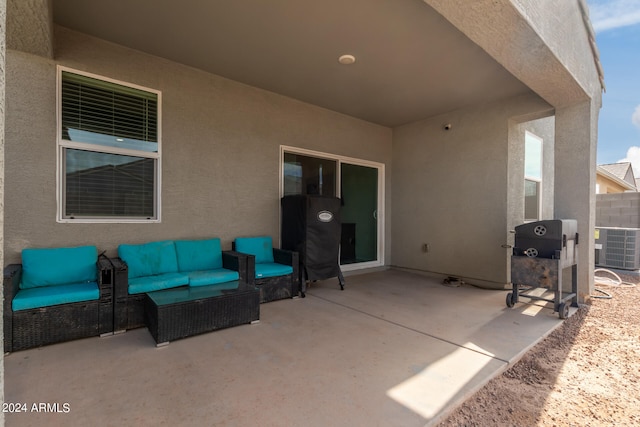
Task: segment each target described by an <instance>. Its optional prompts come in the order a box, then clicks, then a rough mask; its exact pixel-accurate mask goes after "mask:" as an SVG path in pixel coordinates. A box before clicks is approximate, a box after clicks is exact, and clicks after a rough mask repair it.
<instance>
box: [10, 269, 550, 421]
mask: <svg viewBox="0 0 640 427" xmlns="http://www.w3.org/2000/svg"><path fill="white" fill-rule="evenodd" d="M505 296H506V291H490V290H483V289H477V288H474V287H470V286H461V287H448V286H445V285H442V284H441V283H440V282H439V281H437V280H436V279H433V278H429V277H426V276H423V275H419V274H414V273H411V272H406V271H400V270H394V269H391V270H387V271H382V272H376V273H368V274H362V275H354V276H349V277H347V282H346V289H345V290H344V291H340V289H339V286H338V283H337V280H328V281H323V282H318V283H314V284H313V286H312V287H311V288H310V289H309V290H308V292H307V297H306V298H298V299H294V300H281V301H276V302H272V303H269V304H263V305H262V306H261V313H260V319H261V320H260V323H258V324H254V325H243V326H238V327H234V328H229V329H225V330H221V331H216V332H213V333H208V334H204V335H200V336H195V337H191V338H187V339H183V340H178V341H174V342H172V343H171V344H170V345H168V346H166V347H161V348H156V347H155V342H154V341H153V339H152V337H151V335H150V334H149V332H148V331H147V329H146V328H142V329H137V330H134V331H129V332H126V333H124V334H119V335H114V336H109V337H103V338H97V337H96V338H89V339H84V340H78V341H73V342H67V343H62V344H57V345H51V346H47V347H43V348H39V349H31V350H26V351H21V352H16V353H12V354H9V355H7V356H5V360H4V363H5V402H12V403H25V404H26V406H27V412H26V413H15V414H5V415H6V425H7V426H31V425H33V426H42V425H65V426H87V425H100V426H129V425H131V426H133V425H136V426H138V425H154V426H155V425H167V426H174V425H175V426H177V425H179V426H204V425H224V426H305V427H306V426H329V425H330V426H350V427H352V426H403V427H406V426H424V425H429V424H433V423H435V422H437V421H438V420H439V419H441V417H442V416H443V415H445V414H446V413H448V412H449V411H450V410H451V409H453V408H455V406H457V405H458V404H459V403H461V402H462V401H463V400H464V399H465V398H467V397H469V396H470V394H471V393H473V392H474V391H475V390H477V389H478V388H479V387H481V386H482V385H484V384H485V383H486V382H487V381H488V380H490V379H491V378H492V377H494V376H495V375H497V374H499V373H501V372H502V371H504V370H505V369H506V368H508V367H509V366H510V364H512V363H514V362H515V361H517V360H518V359H519V358H520V357H521V356H522V355H523V354H524V353H525V352H526V351H527V350H528V349H529V348H530V347H532V346H533V345H534V344H535V343H537V342H538V341H539V340H541V339H542V338H543V337H545V336H546V335H547V334H549V333H550V332H551V331H552V330H553V329H554V328H556V327H557V326H559V325H560V324H561V320H559V319H558V315H557V314H556V313H553V312H552V310H551V309H548V308H544V309H541V308H540V307H538V306H535V305H529V304H517V305H516V307H515V308H513V309H508V308H506V306H505ZM34 403H36V404H38V403H49V404H55V403H57V404H59V411H61V412H53V413H52V412H48V413H37V412H31V409H32V407H33V404H34ZM64 404H68V405H64ZM53 408H55V405H50V406H49V409H53ZM66 409H68V411H66ZM65 412H66V413H65Z"/></svg>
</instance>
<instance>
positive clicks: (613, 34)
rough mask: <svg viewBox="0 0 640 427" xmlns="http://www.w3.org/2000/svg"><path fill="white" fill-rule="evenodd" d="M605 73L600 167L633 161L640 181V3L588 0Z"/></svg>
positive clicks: (634, 1)
mask: <svg viewBox="0 0 640 427" xmlns="http://www.w3.org/2000/svg"><path fill="white" fill-rule="evenodd" d="M587 3H588V4H589V16H590V18H591V23H592V24H593V27H594V29H595V31H596V43H597V45H598V50H599V51H600V61H601V63H602V67H603V69H604V78H605V85H606V92H605V93H604V94H603V98H602V109H601V110H600V120H599V123H598V164H605V163H616V162H618V161H630V162H632V164H633V165H634V171H635V175H636V177H640V0H587Z"/></svg>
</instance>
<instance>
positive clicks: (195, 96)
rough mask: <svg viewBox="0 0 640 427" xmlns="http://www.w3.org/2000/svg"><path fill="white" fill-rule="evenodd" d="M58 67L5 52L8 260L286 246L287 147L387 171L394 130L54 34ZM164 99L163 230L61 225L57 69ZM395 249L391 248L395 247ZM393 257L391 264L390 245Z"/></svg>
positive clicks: (62, 32)
mask: <svg viewBox="0 0 640 427" xmlns="http://www.w3.org/2000/svg"><path fill="white" fill-rule="evenodd" d="M55 37H56V46H55V47H56V56H55V60H47V59H43V58H41V57H37V56H33V55H29V54H24V53H19V52H15V51H10V52H8V58H7V73H8V74H7V80H8V90H7V135H6V138H7V147H6V156H7V159H9V160H8V162H7V165H6V176H7V178H8V179H7V182H6V205H7V206H8V209H6V212H5V227H6V237H7V238H6V240H5V249H6V262H15V261H18V260H19V252H20V250H21V249H22V248H24V247H28V246H31V247H46V246H64V245H77V244H89V243H92V244H96V245H97V246H98V248H99V249H100V250H107V251H108V253H109V254H114V253H115V250H116V248H117V245H118V244H120V243H123V242H145V241H151V240H159V239H171V238H197V237H209V236H218V237H221V238H222V240H223V248H225V249H226V248H230V242H231V240H232V239H233V238H234V237H236V236H241V235H256V234H267V235H271V236H272V237H273V238H274V239H276V241H278V231H279V224H278V222H279V199H278V197H279V189H278V184H279V147H280V145H289V146H295V147H301V148H306V149H311V150H317V151H322V152H329V153H333V154H338V155H343V156H349V157H355V158H362V159H365V160H371V161H376V162H381V163H384V164H385V168H386V181H387V188H386V193H387V201H386V214H387V218H386V223H387V227H386V230H387V235H389V230H390V226H389V218H390V217H391V205H390V200H391V188H390V186H389V185H388V183H389V182H390V180H391V174H392V167H391V163H390V159H391V155H392V148H391V144H392V141H391V138H392V132H391V130H390V129H388V128H385V127H382V126H378V125H374V124H371V123H368V122H364V121H361V120H356V119H353V118H351V117H348V116H345V115H341V114H338V113H335V112H331V111H328V110H325V109H322V108H318V107H315V106H311V105H308V104H304V103H301V102H298V101H295V100H292V99H290V98H286V97H283V96H280V95H277V94H274V93H271V92H267V91H263V90H259V89H256V88H253V87H249V86H246V85H242V84H239V83H236V82H233V81H231V80H228V79H224V78H221V77H218V76H215V75H211V74H208V73H204V72H202V71H199V70H196V69H193V68H189V67H185V66H183V65H180V64H176V63H173V62H170V61H166V60H164V59H161V58H157V57H153V56H150V55H146V54H142V53H140V52H137V51H133V50H129V49H125V48H122V47H120V46H117V45H114V44H111V43H107V42H104V41H101V40H97V39H94V38H90V37H87V36H85V35H82V34H79V33H75V32H72V31H69V30H67V29H64V28H59V27H58V28H56V30H55ZM57 64H61V65H64V66H68V67H72V68H75V69H78V70H83V71H87V72H91V73H95V74H98V75H103V76H106V77H110V78H113V79H117V80H121V81H125V82H129V83H134V84H138V85H142V86H145V87H149V88H153V89H157V90H160V91H162V101H163V102H162V134H163V137H162V155H163V158H162V223H160V224H59V223H56V196H55V182H56V65H57ZM387 242H390V239H387ZM386 252H387V253H386V258H387V259H388V257H389V243H388V244H387V251H386Z"/></svg>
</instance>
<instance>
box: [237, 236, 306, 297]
mask: <svg viewBox="0 0 640 427" xmlns="http://www.w3.org/2000/svg"><path fill="white" fill-rule="evenodd" d="M233 250H235V251H238V252H240V253H243V254H247V255H248V257H247V276H248V277H249V280H250V281H252V284H254V285H255V286H257V287H258V289H260V302H261V303H265V302H270V301H275V300H279V299H285V298H294V297H297V296H298V294H299V292H300V278H299V268H300V267H299V260H298V253H297V252H294V251H287V250H283V249H278V248H274V247H273V245H272V240H271V237H268V236H261V237H239V238H237V239H236V240H235V241H234V242H233Z"/></svg>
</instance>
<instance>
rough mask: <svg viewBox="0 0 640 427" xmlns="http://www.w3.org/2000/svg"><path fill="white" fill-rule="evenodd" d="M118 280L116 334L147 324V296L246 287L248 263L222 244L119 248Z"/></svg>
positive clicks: (161, 243) (169, 243) (155, 244)
mask: <svg viewBox="0 0 640 427" xmlns="http://www.w3.org/2000/svg"><path fill="white" fill-rule="evenodd" d="M112 262H113V264H114V268H115V274H116V284H115V288H116V289H115V305H114V316H115V321H114V323H115V326H114V328H115V331H123V330H127V329H134V328H139V327H142V326H144V325H145V323H144V319H145V318H144V299H145V295H146V294H147V293H148V292H155V291H159V290H163V289H171V288H176V287H180V286H210V285H217V287H219V288H220V289H233V288H237V287H239V286H246V284H247V280H246V268H247V267H246V262H247V261H246V257H245V256H239V255H238V254H236V253H233V252H231V251H222V249H221V245H220V239H218V238H211V239H201V240H163V241H157V242H149V243H144V244H122V245H120V246H118V257H117V258H114V259H112Z"/></svg>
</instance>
